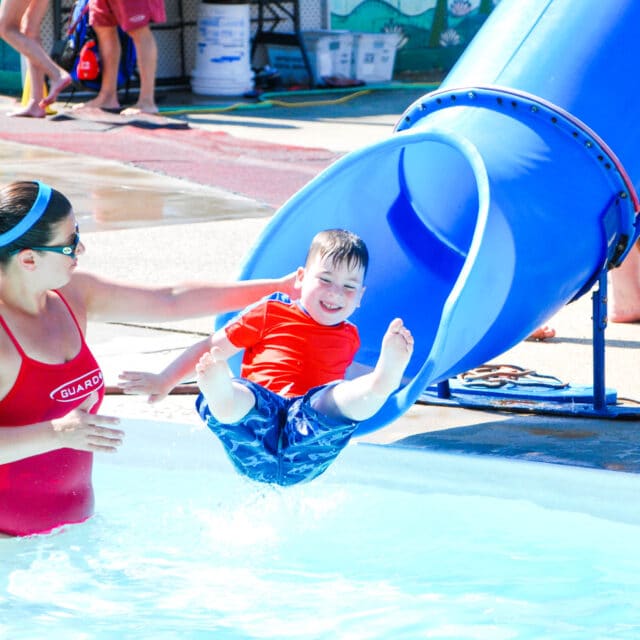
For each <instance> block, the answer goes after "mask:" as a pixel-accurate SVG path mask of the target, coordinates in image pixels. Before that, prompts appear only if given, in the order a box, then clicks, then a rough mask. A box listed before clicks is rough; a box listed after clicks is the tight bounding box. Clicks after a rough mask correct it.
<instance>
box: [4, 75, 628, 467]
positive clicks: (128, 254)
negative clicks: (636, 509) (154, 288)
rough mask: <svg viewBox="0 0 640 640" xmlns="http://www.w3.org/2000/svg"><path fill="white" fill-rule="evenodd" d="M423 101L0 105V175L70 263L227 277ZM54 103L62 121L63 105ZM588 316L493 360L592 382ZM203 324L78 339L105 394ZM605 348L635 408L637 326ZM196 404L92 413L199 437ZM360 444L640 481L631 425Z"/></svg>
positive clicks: (498, 427) (434, 413)
mask: <svg viewBox="0 0 640 640" xmlns="http://www.w3.org/2000/svg"><path fill="white" fill-rule="evenodd" d="M423 93H426V89H424V90H423V88H421V87H417V88H411V89H407V90H398V91H392V90H387V91H378V92H372V93H371V94H369V95H362V96H356V97H354V98H352V99H350V100H347V101H343V102H338V103H336V97H335V95H332V96H329V97H326V96H324V98H323V97H322V96H316V95H314V96H312V97H313V99H314V102H315V101H319V100H320V99H324V104H320V105H316V104H311V105H309V106H307V107H304V106H300V105H297V106H295V107H286V106H277V105H276V106H262V107H260V108H257V107H255V106H249V105H244V104H243V105H242V107H240V108H235V107H233V103H232V102H229V101H227V102H225V101H218V102H217V103H215V104H213V103H212V104H209V105H207V104H205V103H203V101H202V100H199V101H193V100H191V101H190V100H185V98H184V96H181V97H178V96H174V97H173V98H172V96H171V95H169V96H165V97H164V100H163V101H162V102H161V105H162V107H163V114H162V115H161V116H158V117H157V118H155V119H150V120H151V122H146V123H145V122H125V123H123V122H121V121H120V120H118V118H119V116H112V115H110V114H107V115H105V114H96V115H95V117H92V118H91V117H88V116H83V117H82V118H79V117H77V116H76V115H75V114H71V115H70V116H69V117H68V118H61V117H58V118H57V119H55V118H51V117H49V118H47V119H43V120H37V121H36V120H29V119H14V118H7V117H5V115H3V114H4V113H6V112H7V111H8V110H10V109H11V108H12V107H13V100H12V99H10V98H7V97H1V96H0V138H2V140H3V142H2V144H1V145H0V162H1V163H2V167H3V179H4V180H5V181H10V180H13V179H16V178H26V179H29V178H35V177H37V178H41V179H43V180H45V181H47V182H50V183H51V184H53V185H54V186H55V187H57V188H59V189H61V190H62V191H63V192H64V193H65V194H67V195H68V196H69V197H70V199H71V201H72V202H73V204H74V206H75V208H76V210H77V212H78V213H79V218H80V222H81V226H82V231H83V241H84V242H85V244H86V246H87V252H86V254H84V255H83V256H82V265H81V266H82V267H85V268H87V269H89V270H94V271H96V272H99V273H103V274H105V275H108V276H110V277H114V278H119V279H125V280H129V281H134V282H145V283H151V284H153V283H157V284H161V283H167V282H177V281H181V280H192V279H194V278H215V279H228V278H233V277H234V276H235V275H236V274H237V272H238V270H239V268H240V265H241V263H242V260H243V259H244V256H245V255H246V254H247V252H248V251H249V249H250V247H251V246H252V244H253V242H254V241H255V239H256V238H257V237H258V235H259V234H260V232H261V231H262V229H263V228H264V226H265V224H266V223H267V221H268V219H269V217H270V216H271V214H272V213H273V211H274V210H275V209H276V208H277V207H278V206H280V205H281V204H282V203H283V202H284V201H285V200H286V199H287V198H288V197H290V196H291V195H293V194H294V193H295V192H296V191H297V190H298V189H299V188H301V187H302V186H303V185H304V184H305V183H306V182H307V181H308V180H310V179H311V178H312V177H314V176H315V175H317V174H318V173H319V172H320V171H322V169H323V168H325V167H326V166H328V165H329V164H330V163H331V162H333V161H334V160H335V159H337V158H338V157H340V156H341V155H342V154H344V153H346V152H348V151H351V150H353V149H357V148H360V147H362V146H365V145H366V144H370V143H373V142H376V141H377V140H380V139H382V138H383V137H386V136H388V135H391V133H392V130H393V126H394V124H395V123H396V121H397V120H398V118H399V117H400V115H401V113H402V112H403V111H404V109H405V108H406V107H408V106H409V104H411V102H413V100H414V99H416V98H417V97H419V96H420V95H422V94H423ZM342 95H343V94H341V95H340V96H338V97H342ZM172 99H173V100H174V102H173V103H171V100H172ZM287 99H289V100H290V99H295V100H297V101H303V98H299V99H298V98H295V97H293V98H290V97H289V96H287ZM305 99H306V98H305ZM56 107H57V108H58V114H59V115H63V114H64V113H66V112H67V109H69V108H70V105H66V106H65V105H56ZM196 107H197V109H195V108H196ZM229 107H231V108H230V110H228V111H224V109H225V108H229ZM176 122H177V123H179V126H177V125H176V124H175V123H176ZM163 123H164V124H163ZM174 125H175V126H174ZM142 230H144V231H143V232H141V231H142ZM98 232H99V233H98ZM167 256H170V257H171V259H167ZM591 315H592V313H591V300H590V296H589V295H586V296H583V297H582V298H581V299H579V300H578V301H577V302H575V303H572V304H570V305H568V306H567V307H565V309H563V310H562V311H561V312H560V313H559V314H558V315H557V316H555V317H554V318H553V319H551V324H552V325H553V326H554V327H555V328H556V330H557V336H556V338H554V339H553V340H550V341H547V342H542V343H537V342H528V341H525V342H523V343H521V344H519V345H517V346H516V347H515V348H513V349H511V350H510V351H509V352H507V353H505V354H503V355H502V356H501V357H500V358H497V359H496V360H495V362H500V363H508V364H513V365H518V366H521V367H524V368H530V369H533V370H534V371H537V372H539V373H542V374H549V375H554V376H556V377H558V378H560V379H561V380H563V381H567V382H570V383H571V384H572V385H587V386H590V385H591V384H592V377H591V376H592V349H591V331H592V328H591ZM211 327H212V319H200V320H194V321H183V322H178V323H165V324H158V325H153V326H144V327H140V326H131V325H108V324H102V323H90V326H89V331H88V339H89V342H90V344H91V345H92V347H93V348H94V350H95V352H96V354H97V355H98V357H99V360H100V362H101V364H102V365H103V367H104V369H105V375H106V378H107V383H108V384H110V385H113V384H114V383H115V380H116V378H117V374H118V372H119V371H121V370H122V369H123V368H138V367H144V368H147V369H148V368H159V367H161V366H163V364H164V363H165V362H167V361H168V360H169V359H171V358H172V357H174V356H175V354H176V353H177V350H179V349H181V348H183V347H184V346H187V345H188V344H191V343H192V342H193V340H194V339H195V338H196V337H197V336H199V335H202V334H203V333H205V332H207V331H209V330H210V329H211ZM606 337H607V350H606V358H607V359H606V365H607V368H606V384H607V386H608V387H611V388H613V389H615V390H616V391H617V392H618V395H619V396H620V397H624V398H631V399H634V400H637V399H640V377H639V376H638V375H637V366H638V356H639V355H640V326H638V325H634V324H629V325H610V326H609V327H608V328H607V334H606ZM193 401H194V398H193V396H190V395H175V396H171V397H170V398H168V399H167V400H165V401H164V402H163V403H161V404H160V405H155V406H149V405H148V404H146V402H145V401H144V399H142V398H136V397H124V396H121V395H117V394H113V395H109V396H108V397H107V399H106V401H105V405H104V410H105V412H111V413H114V414H118V415H122V416H125V417H130V418H142V419H148V420H166V421H173V422H180V423H185V424H187V425H191V427H192V428H199V426H200V425H199V420H198V419H197V417H196V416H195V412H194V411H193V408H192V407H193ZM359 441H364V442H369V443H375V444H381V445H395V446H410V447H417V448H424V449H430V450H438V451H450V452H458V453H464V454H471V455H483V456H486V455H490V456H502V457H511V458H519V459H526V460H535V461H541V462H552V463H557V464H573V465H579V466H591V467H596V468H602V469H609V470H615V471H627V472H635V473H637V472H640V421H638V420H635V419H633V420H619V419H611V418H607V419H589V418H579V417H559V416H548V415H537V414H529V413H524V414H521V413H510V412H506V411H496V410H491V411H482V410H468V409H460V408H457V407H443V406H425V405H415V406H414V407H413V408H412V409H411V410H410V411H409V412H408V413H407V414H406V415H405V416H404V417H403V418H401V419H399V420H397V421H396V422H395V423H394V424H392V425H390V426H388V427H386V428H385V429H381V430H380V431H378V432H375V433H372V434H369V435H367V436H363V437H362V438H360V439H359Z"/></svg>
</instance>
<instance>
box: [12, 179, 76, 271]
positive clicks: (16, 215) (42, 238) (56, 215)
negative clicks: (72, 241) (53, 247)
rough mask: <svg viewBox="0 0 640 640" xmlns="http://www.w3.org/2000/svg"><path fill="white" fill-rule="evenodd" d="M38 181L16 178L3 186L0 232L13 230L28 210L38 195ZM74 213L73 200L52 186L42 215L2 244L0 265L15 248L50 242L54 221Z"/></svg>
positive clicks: (26, 247)
mask: <svg viewBox="0 0 640 640" xmlns="http://www.w3.org/2000/svg"><path fill="white" fill-rule="evenodd" d="M38 193H39V189H38V183H37V182H30V181H17V182H12V183H10V184H8V185H6V186H4V187H3V188H1V189H0V234H3V233H6V232H7V231H10V230H11V229H13V228H14V227H16V226H17V225H18V224H19V223H20V221H21V220H22V219H23V218H24V217H25V216H26V215H27V214H28V212H29V210H30V209H31V207H32V206H33V204H34V202H35V201H36V198H37V197H38ZM70 213H71V203H70V202H69V200H67V198H66V197H65V196H64V195H63V194H62V193H60V192H59V191H57V190H56V189H51V198H50V200H49V202H48V203H47V205H46V208H45V209H44V211H43V213H42V215H41V216H40V218H39V219H38V220H37V221H36V222H35V223H34V224H33V226H32V227H30V228H29V229H28V230H27V231H25V232H24V233H23V234H22V235H20V236H18V237H17V238H16V239H15V240H13V241H12V242H9V243H7V244H5V245H3V246H1V247H0V265H4V264H7V263H8V262H9V260H10V259H11V256H12V255H13V252H15V251H18V250H21V249H28V248H29V247H42V246H45V245H47V244H50V242H51V238H52V237H53V236H54V235H55V229H54V227H55V225H56V224H57V223H59V222H60V221H61V220H64V219H65V218H66V217H67V216H68V215H69V214H70Z"/></svg>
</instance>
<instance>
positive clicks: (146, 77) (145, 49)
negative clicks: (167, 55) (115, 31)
mask: <svg viewBox="0 0 640 640" xmlns="http://www.w3.org/2000/svg"><path fill="white" fill-rule="evenodd" d="M129 35H130V36H131V38H132V39H133V42H134V44H135V46H136V55H137V57H138V71H139V72H140V94H139V95H138V101H137V102H136V104H134V105H133V106H131V107H128V108H127V109H124V110H123V112H122V115H125V116H126V115H136V114H138V113H158V107H157V106H156V98H155V91H156V70H157V67H158V46H157V44H156V39H155V36H154V35H153V33H152V31H151V28H150V27H149V25H146V26H144V27H141V28H140V29H136V30H134V31H129Z"/></svg>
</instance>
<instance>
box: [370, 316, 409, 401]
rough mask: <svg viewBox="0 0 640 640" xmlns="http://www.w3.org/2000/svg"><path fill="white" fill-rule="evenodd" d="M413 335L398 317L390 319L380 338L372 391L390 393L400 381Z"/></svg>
mask: <svg viewBox="0 0 640 640" xmlns="http://www.w3.org/2000/svg"><path fill="white" fill-rule="evenodd" d="M412 354H413V336H412V335H411V332H410V331H409V329H407V328H406V327H405V326H404V322H403V321H402V319H400V318H396V319H395V320H392V321H391V323H390V324H389V327H388V328H387V331H386V333H385V334H384V337H383V338H382V347H381V348H380V356H379V357H378V362H377V363H376V367H375V370H374V374H375V383H374V393H376V394H379V395H390V394H391V393H393V392H394V391H395V390H396V389H397V388H398V387H399V386H400V383H401V382H402V376H403V374H404V371H405V369H406V368H407V365H408V364H409V360H411V355H412Z"/></svg>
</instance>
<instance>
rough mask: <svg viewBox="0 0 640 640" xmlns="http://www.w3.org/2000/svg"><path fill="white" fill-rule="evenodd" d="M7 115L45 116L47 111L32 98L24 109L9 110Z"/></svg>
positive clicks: (19, 116) (14, 116)
mask: <svg viewBox="0 0 640 640" xmlns="http://www.w3.org/2000/svg"><path fill="white" fill-rule="evenodd" d="M7 115H8V116H9V117H10V118H44V117H45V116H46V115H47V112H46V110H45V109H43V108H42V107H41V106H40V105H39V104H38V103H37V102H34V101H33V100H30V101H29V103H28V104H27V105H26V106H25V107H24V108H23V109H16V110H15V111H9V113H7Z"/></svg>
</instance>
